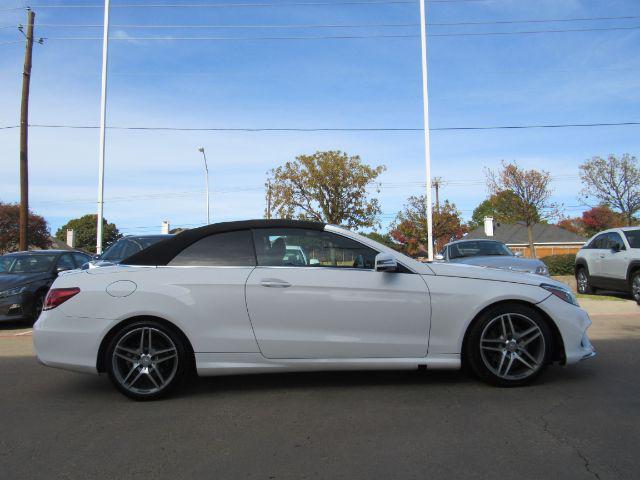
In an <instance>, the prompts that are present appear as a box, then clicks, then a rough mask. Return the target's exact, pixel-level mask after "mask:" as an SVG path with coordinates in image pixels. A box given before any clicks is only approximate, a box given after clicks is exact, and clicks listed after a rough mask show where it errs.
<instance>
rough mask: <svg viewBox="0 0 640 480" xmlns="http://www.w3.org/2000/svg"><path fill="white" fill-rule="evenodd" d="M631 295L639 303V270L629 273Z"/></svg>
mask: <svg viewBox="0 0 640 480" xmlns="http://www.w3.org/2000/svg"><path fill="white" fill-rule="evenodd" d="M631 296H632V297H633V299H634V300H635V301H636V303H637V304H638V305H640V270H636V271H635V272H633V273H632V274H631Z"/></svg>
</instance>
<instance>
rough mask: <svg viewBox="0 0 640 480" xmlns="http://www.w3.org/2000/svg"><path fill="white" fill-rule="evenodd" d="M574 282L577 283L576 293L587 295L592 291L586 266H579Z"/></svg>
mask: <svg viewBox="0 0 640 480" xmlns="http://www.w3.org/2000/svg"><path fill="white" fill-rule="evenodd" d="M576 282H577V283H578V293H581V294H583V295H588V294H590V293H593V292H594V288H593V287H592V286H591V282H590V281H589V274H588V273H587V269H586V268H581V269H580V270H578V274H577V275H576Z"/></svg>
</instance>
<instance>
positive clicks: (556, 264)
mask: <svg viewBox="0 0 640 480" xmlns="http://www.w3.org/2000/svg"><path fill="white" fill-rule="evenodd" d="M540 260H542V261H543V262H544V263H545V265H546V266H547V267H548V268H549V275H573V271H574V265H575V263H576V255H575V253H565V254H563V255H549V256H548V257H544V258H541V259H540Z"/></svg>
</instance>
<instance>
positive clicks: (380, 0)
mask: <svg viewBox="0 0 640 480" xmlns="http://www.w3.org/2000/svg"><path fill="white" fill-rule="evenodd" d="M487 1H489V0H429V3H476V2H477V3H484V2H487ZM415 4H416V1H415V0H368V1H365V0H351V1H340V2H280V3H192V4H188V3H187V4H169V3H159V4H152V3H146V4H145V3H133V4H126V3H120V4H118V3H115V4H111V8H271V7H322V6H327V7H333V6H341V5H353V6H375V5H415ZM32 8H38V9H42V8H103V7H102V5H86V4H66V5H64V4H56V5H52V4H49V5H47V4H40V5H32ZM21 9H22V8H14V9H9V10H21Z"/></svg>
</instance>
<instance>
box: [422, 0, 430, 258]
mask: <svg viewBox="0 0 640 480" xmlns="http://www.w3.org/2000/svg"><path fill="white" fill-rule="evenodd" d="M420 40H421V46H422V101H423V111H424V157H425V163H426V167H427V169H426V170H427V172H426V173H427V241H428V246H427V248H428V255H429V257H428V258H429V261H430V262H432V261H433V210H432V207H433V202H432V199H431V145H430V141H429V91H428V88H427V22H426V7H425V0H420Z"/></svg>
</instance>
